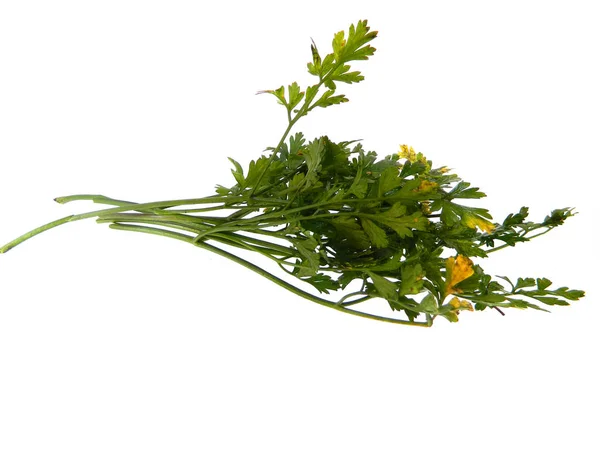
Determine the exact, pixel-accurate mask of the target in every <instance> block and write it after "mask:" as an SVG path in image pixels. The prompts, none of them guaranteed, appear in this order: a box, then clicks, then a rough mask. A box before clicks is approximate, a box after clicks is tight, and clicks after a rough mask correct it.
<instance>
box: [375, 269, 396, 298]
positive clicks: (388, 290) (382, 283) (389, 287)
mask: <svg viewBox="0 0 600 450" xmlns="http://www.w3.org/2000/svg"><path fill="white" fill-rule="evenodd" d="M369 276H370V277H371V280H373V284H374V285H375V289H377V292H379V294H380V295H381V296H382V297H383V298H385V299H386V300H388V301H392V302H393V301H397V300H398V288H397V287H396V284H394V283H392V282H391V281H390V280H388V279H386V278H384V277H382V276H379V275H377V274H374V273H369Z"/></svg>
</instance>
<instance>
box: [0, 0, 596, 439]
mask: <svg viewBox="0 0 600 450" xmlns="http://www.w3.org/2000/svg"><path fill="white" fill-rule="evenodd" d="M594 4H595V2H592V1H589V2H582V1H580V2H577V1H571V2H541V1H540V2H531V1H529V2H528V1H518V2H494V3H492V2H472V3H469V2H457V1H453V2H437V3H436V2H405V1H394V2H390V1H385V2H378V1H369V2H352V1H344V2H340V1H335V2H313V1H302V2H293V3H292V2H289V3H285V2H277V3H269V2H265V1H252V2H239V1H235V2H194V1H187V2H185V1H169V2H166V1H165V2H158V1H144V2H135V1H125V0H119V1H103V2H89V1H87V2H82V1H71V2H68V1H53V2H41V1H40V2H33V1H1V2H0V168H1V172H0V241H2V243H4V242H6V241H8V240H10V239H12V238H14V237H16V236H18V235H20V234H21V233H23V232H25V231H27V230H29V229H31V228H33V227H36V226H38V225H40V224H42V223H45V222H48V221H51V220H54V219H56V218H59V217H62V216H64V215H67V214H70V213H73V212H79V211H86V210H89V209H92V208H95V206H94V205H91V204H86V203H75V204H69V205H64V206H61V205H58V204H55V203H54V202H52V199H53V198H54V197H56V196H60V195H69V194H78V193H101V194H105V195H108V196H113V197H116V198H123V199H127V200H132V201H152V200H164V199H172V198H189V197H195V196H204V195H210V194H212V193H213V186H214V185H215V184H217V183H220V184H231V183H232V177H231V175H230V173H229V167H230V165H229V163H228V161H227V159H226V157H227V156H232V157H234V158H236V159H238V160H239V161H241V162H243V163H244V164H246V163H247V162H248V161H249V160H250V159H254V158H256V157H258V156H259V154H260V152H261V151H262V150H263V149H264V148H265V147H266V146H269V145H274V144H275V143H276V142H277V140H278V139H279V136H280V135H281V133H282V131H283V129H284V128H285V114H284V110H283V108H282V107H280V106H278V105H277V104H276V102H275V100H274V99H273V98H272V97H269V96H255V92H256V91H258V90H261V89H271V88H277V87H279V86H280V85H281V84H284V83H286V84H287V83H290V82H292V81H294V80H297V81H298V82H300V83H301V85H303V86H306V85H307V84H308V83H311V82H312V81H313V80H312V79H311V78H312V77H311V76H310V75H308V73H307V72H306V62H307V61H308V60H309V59H310V48H309V46H310V38H311V37H312V38H313V39H314V40H315V41H316V42H317V44H318V46H319V49H320V50H321V53H322V54H324V53H326V52H327V50H328V49H329V48H330V42H331V38H332V36H333V33H334V32H336V31H338V30H341V29H347V27H348V26H349V24H350V23H353V22H356V21H357V20H359V19H363V18H364V19H369V22H370V25H371V26H372V28H373V29H376V30H379V31H380V34H379V37H378V38H377V40H376V41H375V42H374V46H375V47H377V49H378V51H377V53H376V55H375V56H374V57H373V59H372V60H371V61H369V62H367V63H363V64H359V65H357V67H358V66H360V67H359V68H360V70H362V71H363V73H364V74H365V76H366V80H365V81H364V82H363V83H361V84H359V85H353V86H344V87H343V88H342V91H343V92H345V93H347V95H348V97H349V98H350V103H348V104H345V105H341V106H335V107H331V108H329V109H326V110H319V111H315V112H314V113H313V114H312V116H309V117H307V118H305V119H303V120H302V121H301V122H300V123H299V124H298V130H302V131H304V132H305V133H306V134H307V136H308V137H311V138H312V137H317V136H319V135H321V134H328V135H329V136H330V137H332V138H333V139H334V140H350V139H357V138H362V139H363V140H364V141H363V144H364V145H365V146H366V147H367V148H368V149H373V150H376V151H377V152H379V153H380V154H382V155H384V154H388V153H392V152H395V151H397V149H398V144H402V143H406V144H409V145H412V146H414V147H415V149H416V150H417V151H421V152H423V153H424V154H425V155H427V156H428V157H429V158H430V159H433V160H434V162H435V163H436V164H438V165H448V166H450V167H453V168H455V169H456V172H457V173H458V174H459V175H461V176H462V177H463V178H465V179H466V180H467V181H471V182H472V183H473V184H474V185H476V186H479V187H481V189H482V190H483V191H484V192H486V193H487V194H488V198H487V199H484V200H482V202H481V203H482V204H484V206H486V207H488V208H489V209H490V210H491V211H492V213H494V216H495V218H496V219H497V220H502V219H503V218H504V216H505V215H506V214H507V213H509V212H514V211H517V210H518V208H519V207H520V206H523V205H528V206H530V207H531V216H532V218H533V219H534V220H541V219H543V217H544V216H545V215H546V214H547V213H548V212H549V211H550V210H551V209H553V208H560V207H566V206H574V207H576V208H577V210H578V211H579V215H577V216H576V217H575V218H573V219H571V220H569V221H568V222H567V224H566V225H565V226H564V227H561V228H559V229H557V230H554V231H553V232H552V233H550V234H549V235H547V236H544V237H542V238H540V239H539V240H537V241H532V242H531V243H528V244H523V245H522V246H519V247H516V248H514V249H507V250H505V251H503V252H499V253H495V254H493V257H490V258H489V259H488V260H485V261H479V262H480V263H481V264H482V265H483V267H484V268H485V269H486V270H487V271H488V272H490V273H494V274H501V275H502V274H503V275H508V276H512V277H518V276H545V277H548V278H550V279H552V280H554V281H555V283H556V284H557V285H558V286H561V285H568V286H570V287H571V288H578V289H584V290H586V291H587V297H586V298H584V299H582V300H581V301H580V302H578V303H576V304H575V305H573V306H570V307H565V308H554V309H553V312H552V313H551V314H546V313H542V312H529V311H518V310H514V311H509V312H508V313H507V315H506V316H505V317H501V316H500V315H499V314H497V313H495V312H494V311H486V312H482V313H471V314H469V313H463V314H461V320H460V323H458V324H449V323H447V322H444V321H443V319H440V320H439V321H436V324H435V326H434V327H433V328H431V329H414V328H410V327H402V326H394V325H391V324H385V323H379V322H373V321H369V320H365V319H361V318H356V317H352V316H348V315H345V314H340V313H338V312H335V311H332V310H328V309H327V308H323V307H320V306H318V305H315V304H312V303H310V302H308V301H305V300H303V299H301V298H296V297H294V296H293V295H291V294H289V293H288V292H287V291H284V290H282V289H281V288H279V287H277V286H275V285H272V283H270V282H269V281H267V280H263V279H261V278H260V277H259V276H257V275H255V274H253V273H250V272H248V271H247V270H246V269H243V268H240V267H237V266H235V265H234V264H233V263H230V262H229V261H226V260H222V259H220V258H218V257H216V256H213V255H211V254H208V253H204V252H202V251H201V250H199V249H195V248H193V247H192V246H186V245H184V244H182V243H178V242H175V241H170V240H167V239H160V238H157V237H153V236H146V235H136V234H127V233H119V232H116V231H112V230H109V229H108V228H107V227H105V226H99V225H96V224H95V223H94V222H93V221H90V222H87V223H86V222H78V223H74V224H69V225H67V226H64V227H60V228H58V229H55V230H53V231H51V232H49V233H46V234H44V235H41V236H38V237H36V238H35V239H33V240H31V241H29V242H27V243H26V244H23V245H22V246H20V247H18V248H16V249H14V250H13V251H11V252H9V253H7V254H3V255H0V448H2V449H6V450H16V449H41V448H44V449H46V448H60V449H63V450H65V449H107V448H110V449H142V448H143V449H173V448H176V449H201V448H206V449H247V448H257V449H259V448H260V449H309V448H310V449H342V448H343V449H365V448H373V449H396V448H423V449H430V448H432V449H433V448H449V449H454V448H456V449H459V448H460V449H481V448H485V449H505V448H516V449H519V448H546V449H554V448H557V449H558V448H561V449H562V448H577V449H598V448H600V438H599V437H598V434H597V431H596V426H597V420H598V417H599V414H600V411H599V408H600V407H599V401H600V394H599V387H598V386H599V384H598V379H599V377H600V372H599V370H598V365H597V363H598V343H599V342H600V331H598V330H599V328H598V325H597V317H598V313H599V312H600V307H599V306H598V290H597V288H596V280H597V278H598V276H597V270H598V262H597V261H598V251H599V250H600V249H599V248H598V244H597V242H598V240H597V237H596V236H597V224H598V213H597V205H598V201H597V195H596V192H597V189H596V188H595V179H597V167H598V166H597V162H596V161H597V160H596V159H595V157H596V155H597V153H598V150H599V143H600V138H599V137H598V124H599V123H600V113H599V107H598V105H599V104H600V90H599V83H598V80H599V79H600V70H599V67H598V43H599V42H600V32H599V28H598V21H599V19H600V16H599V14H598V13H597V12H596V11H595V9H594ZM484 202H485V203H484ZM594 205H596V206H594Z"/></svg>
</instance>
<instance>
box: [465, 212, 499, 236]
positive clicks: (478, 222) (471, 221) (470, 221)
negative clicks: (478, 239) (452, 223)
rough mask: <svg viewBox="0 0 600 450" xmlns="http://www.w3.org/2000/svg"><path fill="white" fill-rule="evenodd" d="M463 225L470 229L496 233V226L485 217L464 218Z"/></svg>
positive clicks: (467, 216)
mask: <svg viewBox="0 0 600 450" xmlns="http://www.w3.org/2000/svg"><path fill="white" fill-rule="evenodd" d="M462 222H463V224H464V225H465V226H467V227H469V228H479V229H480V230H481V231H485V232H486V233H491V232H492V231H494V228H495V227H494V224H493V223H492V222H490V221H489V220H486V219H484V218H483V217H478V216H475V215H472V214H468V215H465V216H463V220H462Z"/></svg>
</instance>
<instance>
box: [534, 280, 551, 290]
mask: <svg viewBox="0 0 600 450" xmlns="http://www.w3.org/2000/svg"><path fill="white" fill-rule="evenodd" d="M536 284H537V288H538V289H539V290H540V291H543V290H545V289H546V288H547V287H548V286H550V285H551V284H552V281H550V280H549V279H548V278H538V279H537V280H536Z"/></svg>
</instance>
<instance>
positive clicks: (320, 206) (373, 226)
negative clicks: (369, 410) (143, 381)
mask: <svg viewBox="0 0 600 450" xmlns="http://www.w3.org/2000/svg"><path fill="white" fill-rule="evenodd" d="M376 36H377V32H375V31H371V30H370V28H369V27H368V25H367V21H360V22H358V23H357V24H356V25H352V26H351V27H350V29H349V31H348V32H347V33H345V32H344V31H340V32H338V33H336V34H335V35H334V38H333V42H332V52H331V53H329V54H327V55H324V56H323V55H321V53H320V52H319V50H318V49H317V46H316V45H315V44H314V42H313V44H312V45H311V52H312V61H311V62H309V63H308V72H309V73H310V74H311V75H314V76H315V78H316V80H315V84H313V85H310V86H308V87H306V88H305V89H302V88H301V87H300V86H299V85H298V83H296V82H293V83H291V84H290V85H288V86H287V87H285V86H281V87H279V88H277V89H273V90H267V91H261V92H260V93H267V94H270V95H273V96H275V97H276V99H277V101H278V103H279V104H281V105H282V106H283V107H284V108H285V112H286V115H287V121H288V124H287V128H286V129H285V131H284V133H283V135H282V136H281V139H280V141H279V143H278V144H277V145H276V146H275V147H272V148H269V150H270V155H269V156H265V155H263V156H261V157H260V158H258V159H256V160H254V161H251V162H250V164H249V166H248V168H247V169H246V170H244V168H243V167H242V165H241V164H240V163H238V162H237V161H235V160H233V159H231V158H230V161H231V163H232V164H233V169H232V170H231V172H232V174H233V181H234V184H232V185H230V184H228V185H227V186H229V187H227V186H217V189H216V194H215V195H211V196H208V197H202V198H196V199H185V200H172V201H159V202H152V203H144V204H138V203H133V202H126V201H120V200H114V199H110V198H107V197H104V196H101V195H75V196H69V197H60V198H57V199H56V201H57V202H59V203H67V202H70V201H74V200H91V201H93V202H95V203H99V204H104V205H110V206H112V207H111V208H108V209H101V210H97V211H92V212H90V213H86V214H80V215H72V216H68V217H65V218H63V219H60V220H57V221H55V222H52V223H49V224H47V225H44V226H42V227H40V228H37V229H35V230H33V231H31V232H29V233H27V234H25V235H23V236H21V237H20V238H18V239H16V240H14V241H12V242H10V243H8V244H6V245H5V246H4V247H2V248H0V252H2V253H3V252H6V251H8V250H9V249H11V248H12V247H14V246H15V245H17V244H19V243H21V242H23V241H25V240H27V239H29V238H30V237H32V236H34V235H36V234H38V233H41V232H43V231H46V230H48V229H50V228H53V227H55V226H58V225H61V224H64V223H67V222H72V221H76V220H81V219H87V218H96V219H97V221H98V222H100V223H109V224H110V227H111V228H114V229H118V230H127V231H136V232H143V233H150V234H155V235H159V236H165V237H170V238H174V239H178V240H181V241H184V242H188V243H190V244H192V245H195V246H196V247H200V248H203V249H205V250H209V251H211V252H214V253H217V254H219V255H222V256H224V257H226V258H229V259H231V260H233V261H235V262H237V263H239V264H242V265H243V266H245V267H247V268H249V269H251V270H253V271H255V272H257V273H258V274H260V275H262V276H264V277H266V278H268V279H270V280H271V281H273V282H275V283H277V284H278V285H280V286H282V287H284V288H286V289H288V290H289V291H291V292H293V293H295V294H298V295H300V296H302V297H304V298H306V299H309V300H311V301H314V302H316V303H319V304H321V305H324V306H327V307H330V308H333V309H336V310H338V311H342V312H346V313H350V314H354V315H357V316H362V317H367V318H371V319H377V320H382V321H387V322H393V323H400V324H407V325H418V326H431V325H432V323H433V321H434V319H435V318H436V317H438V316H443V317H445V318H446V319H448V320H450V321H451V322H455V321H457V320H458V314H459V312H460V311H462V310H471V311H472V310H484V309H486V308H493V309H496V310H498V311H500V312H502V310H503V309H505V308H521V309H523V308H534V309H540V310H545V307H547V306H552V305H568V304H569V303H568V302H569V301H572V300H577V299H579V298H580V297H582V296H583V295H584V293H583V291H578V290H571V289H568V288H566V287H560V288H556V289H552V288H551V285H552V283H551V281H550V280H548V279H546V278H537V279H534V278H519V279H518V280H516V281H514V282H513V281H511V280H510V279H508V278H506V277H497V278H496V279H494V278H493V277H492V276H490V275H488V274H486V273H485V272H484V270H483V268H482V267H480V266H479V265H476V264H474V263H473V261H472V260H471V258H473V257H479V258H484V257H486V256H487V255H488V254H489V253H492V252H494V251H497V250H500V249H502V248H505V247H508V246H514V245H515V244H517V243H519V242H525V241H528V240H529V239H531V238H533V237H536V236H540V235H541V234H544V233H546V232H548V231H549V230H551V229H553V228H555V227H557V226H559V225H561V224H562V223H563V222H564V221H565V220H566V219H567V218H569V217H571V216H573V215H574V214H573V211H572V209H571V208H564V209H557V210H554V211H552V212H551V213H550V215H548V217H546V218H545V219H544V220H543V221H542V222H540V223H536V222H530V221H527V218H528V209H527V208H526V207H523V208H521V209H520V210H519V211H518V212H517V213H515V214H510V215H509V216H508V217H506V219H504V221H502V222H501V223H495V222H493V219H492V216H491V215H490V213H489V212H488V210H486V209H484V208H480V207H471V206H466V205H464V204H461V203H460V202H461V200H464V199H480V198H482V197H485V194H484V193H483V192H481V191H480V190H479V189H478V188H476V187H472V186H471V185H470V184H469V183H467V182H465V181H463V180H461V179H460V178H459V177H458V176H457V175H455V174H453V173H450V171H449V170H448V169H446V167H443V166H442V167H436V166H434V165H433V163H432V161H430V160H428V159H427V158H425V157H424V156H423V155H422V154H420V153H416V152H415V151H414V150H413V149H412V148H411V147H408V146H405V145H403V146H401V148H400V151H399V152H398V153H397V154H393V155H390V156H386V157H384V158H383V159H381V158H378V156H377V154H376V153H375V152H372V151H367V150H365V149H364V148H363V146H362V145H361V144H360V143H359V142H357V141H347V142H333V141H332V140H331V139H329V138H328V137H327V136H322V137H319V138H315V139H312V140H308V139H306V138H305V136H304V135H303V134H302V133H300V132H296V133H295V134H291V130H292V128H293V127H294V125H295V124H296V122H298V120H299V119H300V118H302V117H303V116H305V115H306V114H308V113H309V112H310V111H312V110H314V109H315V108H328V107H330V106H332V105H337V104H341V103H345V102H347V101H348V99H347V98H346V96H345V95H344V94H340V93H338V89H339V87H340V85H341V84H352V83H359V82H361V81H362V80H363V79H364V77H363V76H362V74H361V73H360V72H359V71H357V70H352V69H351V66H350V63H351V62H353V61H360V60H367V59H369V58H370V57H371V56H372V55H373V54H374V52H375V49H374V48H373V47H372V46H371V45H370V43H371V41H372V40H373V39H375V37H376ZM242 250H249V251H252V252H256V253H259V254H261V255H262V256H263V257H265V258H267V259H269V260H272V261H274V262H275V263H276V264H277V265H278V266H279V267H280V268H281V269H282V271H283V272H285V273H286V274H288V275H289V276H292V277H295V278H297V279H298V280H301V281H302V282H304V283H306V286H307V289H310V287H308V285H310V286H312V288H314V289H315V293H310V292H309V291H306V290H304V289H301V288H299V287H297V285H303V283H295V284H291V283H289V282H287V281H284V280H283V279H281V278H279V277H277V276H275V275H273V274H272V273H270V272H268V271H266V270H264V269H262V268H260V267H258V266H256V265H255V264H252V263H250V262H248V261H247V260H245V259H243V258H242V256H240V254H243V251H242ZM337 291H342V293H343V295H342V294H337V296H336V298H335V299H333V300H332V299H331V297H332V295H330V294H335V293H336V292H337ZM317 293H319V295H317ZM374 299H379V301H385V302H387V304H388V305H389V307H390V308H391V310H392V312H391V313H390V315H389V316H380V315H374V314H370V313H367V312H364V311H361V310H360V306H358V307H357V305H360V304H362V303H365V302H368V301H372V300H374Z"/></svg>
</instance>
